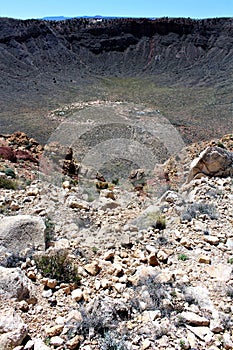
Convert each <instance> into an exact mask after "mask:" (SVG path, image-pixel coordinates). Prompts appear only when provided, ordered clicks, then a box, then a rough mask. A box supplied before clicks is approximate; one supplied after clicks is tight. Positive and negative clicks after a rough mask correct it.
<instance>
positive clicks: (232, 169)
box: [188, 147, 233, 182]
mask: <svg viewBox="0 0 233 350" xmlns="http://www.w3.org/2000/svg"><path fill="white" fill-rule="evenodd" d="M190 168H191V170H190V173H189V177H188V182H189V181H191V180H192V179H198V178H200V177H203V176H219V177H227V176H232V175H233V152H229V151H227V150H226V149H223V148H221V147H208V148H207V149H205V150H204V151H203V152H202V153H201V154H200V155H199V157H198V158H196V159H194V161H193V162H192V163H191V166H190Z"/></svg>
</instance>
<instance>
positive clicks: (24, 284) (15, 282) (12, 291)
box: [0, 266, 34, 301]
mask: <svg viewBox="0 0 233 350" xmlns="http://www.w3.org/2000/svg"><path fill="white" fill-rule="evenodd" d="M33 289H34V288H33V284H32V282H31V281H30V280H29V279H28V278H27V277H26V275H25V273H24V272H23V271H22V270H21V269H20V268H6V267H2V266H0V297H3V296H5V297H8V298H16V299H17V300H19V301H20V300H25V299H28V298H33V295H34V293H33Z"/></svg>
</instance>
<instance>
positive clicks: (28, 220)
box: [0, 215, 45, 261]
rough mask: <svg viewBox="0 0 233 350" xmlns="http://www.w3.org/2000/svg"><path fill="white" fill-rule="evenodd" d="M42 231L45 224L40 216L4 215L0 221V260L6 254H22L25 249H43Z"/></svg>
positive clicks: (43, 238) (43, 237)
mask: <svg viewBox="0 0 233 350" xmlns="http://www.w3.org/2000/svg"><path fill="white" fill-rule="evenodd" d="M44 232H45V224H44V221H43V220H42V219H41V218H40V217H36V216H32V215H16V216H7V217H4V218H3V219H2V220H1V222H0V261H1V260H2V259H3V258H4V255H6V254H8V255H9V254H17V255H24V253H25V252H26V251H27V250H35V249H37V250H44V249H45V236H44Z"/></svg>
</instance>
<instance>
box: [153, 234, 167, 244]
mask: <svg viewBox="0 0 233 350" xmlns="http://www.w3.org/2000/svg"><path fill="white" fill-rule="evenodd" d="M156 243H157V244H158V245H167V244H168V240H167V238H166V237H164V236H163V235H161V236H158V238H157V240H156Z"/></svg>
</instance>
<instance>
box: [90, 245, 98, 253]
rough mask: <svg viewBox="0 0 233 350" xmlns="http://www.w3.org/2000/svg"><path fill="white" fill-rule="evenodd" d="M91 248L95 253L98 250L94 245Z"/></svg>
mask: <svg viewBox="0 0 233 350" xmlns="http://www.w3.org/2000/svg"><path fill="white" fill-rule="evenodd" d="M91 249H92V251H93V253H94V254H96V253H97V252H98V250H99V249H98V248H97V247H96V246H94V247H92V248H91Z"/></svg>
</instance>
